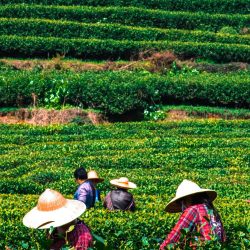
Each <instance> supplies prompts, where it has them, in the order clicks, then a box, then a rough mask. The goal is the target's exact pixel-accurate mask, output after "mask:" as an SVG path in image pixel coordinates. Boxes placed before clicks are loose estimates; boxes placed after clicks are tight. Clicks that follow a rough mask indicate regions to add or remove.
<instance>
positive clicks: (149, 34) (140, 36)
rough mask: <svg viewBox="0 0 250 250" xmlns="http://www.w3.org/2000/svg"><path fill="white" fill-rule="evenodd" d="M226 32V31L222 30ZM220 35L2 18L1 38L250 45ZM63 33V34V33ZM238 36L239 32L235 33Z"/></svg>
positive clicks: (244, 40) (244, 39) (242, 38)
mask: <svg viewBox="0 0 250 250" xmlns="http://www.w3.org/2000/svg"><path fill="white" fill-rule="evenodd" d="M222 29H223V30H224V31H225V32H224V31H223V30H222ZM222 29H221V30H220V33H229V34H220V33H212V32H207V31H199V30H198V31H197V30H196V31H189V30H178V29H156V28H142V27H131V26H123V25H119V24H105V23H78V22H70V21H60V20H56V21H55V20H44V19H21V18H11V19H9V18H1V19H0V35H18V36H39V37H51V36H52V37H62V38H86V37H88V39H90V38H97V39H115V40H134V41H159V40H168V41H183V42H211V43H213V42H217V43H234V44H246V45H250V38H249V36H246V35H245V36H244V35H234V34H237V33H230V32H227V30H228V29H226V30H225V27H223V28H222ZM62 31H63V32H62ZM235 32H236V31H235Z"/></svg>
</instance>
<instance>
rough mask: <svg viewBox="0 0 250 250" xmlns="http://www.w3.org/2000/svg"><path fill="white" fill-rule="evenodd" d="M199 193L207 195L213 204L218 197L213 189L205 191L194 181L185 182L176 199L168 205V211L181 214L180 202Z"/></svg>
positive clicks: (177, 192)
mask: <svg viewBox="0 0 250 250" xmlns="http://www.w3.org/2000/svg"><path fill="white" fill-rule="evenodd" d="M199 193H206V194H207V195H208V197H209V201H211V202H212V201H213V200H215V198H216V197H217V193H216V191H214V190H211V189H203V188H200V187H199V186H198V185H197V184H196V183H194V182H192V181H189V180H183V181H182V183H181V184H180V185H179V187H178V188H177V191H176V195H175V197H174V198H173V199H172V200H171V201H170V202H169V203H168V204H167V206H166V211H167V212H169V213H177V212H181V204H180V202H179V201H180V200H181V199H182V198H184V197H187V196H191V195H194V194H199Z"/></svg>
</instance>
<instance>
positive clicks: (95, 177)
mask: <svg viewBox="0 0 250 250" xmlns="http://www.w3.org/2000/svg"><path fill="white" fill-rule="evenodd" d="M88 180H94V181H95V182H97V183H99V182H103V180H104V179H103V178H99V177H98V175H97V173H96V171H95V170H90V171H89V172H88Z"/></svg>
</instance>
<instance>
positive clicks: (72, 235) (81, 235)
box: [50, 220, 93, 250]
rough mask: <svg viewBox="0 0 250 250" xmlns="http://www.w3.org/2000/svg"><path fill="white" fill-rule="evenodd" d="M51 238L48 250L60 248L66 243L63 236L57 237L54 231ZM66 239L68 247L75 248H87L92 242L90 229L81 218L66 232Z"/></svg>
mask: <svg viewBox="0 0 250 250" xmlns="http://www.w3.org/2000/svg"><path fill="white" fill-rule="evenodd" d="M51 240H52V244H51V245H50V250H60V249H61V248H62V247H63V246H64V245H65V244H66V241H65V238H64V237H62V236H60V237H59V236H58V235H57V232H56V231H55V233H53V234H52V238H51ZM67 241H68V244H69V245H70V247H74V248H75V249H76V250H87V249H88V248H89V247H91V246H92V244H93V238H92V235H91V233H90V229H89V228H88V227H87V226H86V225H85V224H84V223H83V221H81V220H78V222H77V224H76V225H75V228H74V229H73V230H72V231H71V232H68V233H67Z"/></svg>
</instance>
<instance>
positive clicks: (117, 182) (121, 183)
mask: <svg viewBox="0 0 250 250" xmlns="http://www.w3.org/2000/svg"><path fill="white" fill-rule="evenodd" d="M110 183H111V184H112V185H114V186H116V187H120V188H125V189H132V188H136V185H135V184H134V183H133V182H130V181H129V180H128V178H126V177H121V178H120V179H114V180H111V181H110Z"/></svg>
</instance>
